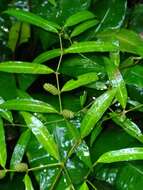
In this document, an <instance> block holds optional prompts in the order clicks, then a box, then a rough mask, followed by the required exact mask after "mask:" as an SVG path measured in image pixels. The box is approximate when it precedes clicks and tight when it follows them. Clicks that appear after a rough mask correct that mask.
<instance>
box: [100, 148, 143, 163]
mask: <svg viewBox="0 0 143 190" xmlns="http://www.w3.org/2000/svg"><path fill="white" fill-rule="evenodd" d="M132 160H143V148H140V147H134V148H125V149H120V150H115V151H110V152H106V153H104V154H103V155H101V156H100V158H99V159H98V160H97V163H112V162H121V161H132Z"/></svg>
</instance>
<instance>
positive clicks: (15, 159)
mask: <svg viewBox="0 0 143 190" xmlns="http://www.w3.org/2000/svg"><path fill="white" fill-rule="evenodd" d="M30 137H31V131H30V130H29V129H28V130H26V131H24V132H23V133H22V134H21V136H20V137H19V139H18V142H17V143H16V146H15V147H14V151H13V154H12V157H11V161H10V169H15V166H16V165H17V164H19V163H20V162H21V161H22V159H23V155H24V153H25V150H26V147H27V145H28V143H29V140H30Z"/></svg>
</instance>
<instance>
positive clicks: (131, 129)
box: [110, 112, 143, 143]
mask: <svg viewBox="0 0 143 190" xmlns="http://www.w3.org/2000/svg"><path fill="white" fill-rule="evenodd" d="M110 116H111V117H112V120H113V121H114V122H115V123H116V124H117V125H118V126H120V127H122V128H123V129H124V130H125V131H126V132H127V133H128V134H129V135H131V136H132V137H134V138H136V139H137V140H139V141H140V142H142V143H143V134H142V132H141V130H140V128H139V127H138V126H137V125H136V124H135V123H134V122H132V121H131V120H130V119H128V118H127V117H126V116H125V115H121V114H117V113H115V112H112V113H110Z"/></svg>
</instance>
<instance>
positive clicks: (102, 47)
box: [65, 40, 119, 53]
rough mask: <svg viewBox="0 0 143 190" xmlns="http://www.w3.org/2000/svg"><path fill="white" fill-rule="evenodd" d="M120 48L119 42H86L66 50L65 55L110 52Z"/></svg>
mask: <svg viewBox="0 0 143 190" xmlns="http://www.w3.org/2000/svg"><path fill="white" fill-rule="evenodd" d="M118 48H119V44H118V42H117V41H101V40H98V41H86V42H78V43H74V44H73V45H71V46H70V47H69V48H68V49H65V53H86V52H110V51H116V50H118Z"/></svg>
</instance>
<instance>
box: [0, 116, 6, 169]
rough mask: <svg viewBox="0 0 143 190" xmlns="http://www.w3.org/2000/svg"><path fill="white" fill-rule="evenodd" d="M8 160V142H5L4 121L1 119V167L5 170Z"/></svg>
mask: <svg viewBox="0 0 143 190" xmlns="http://www.w3.org/2000/svg"><path fill="white" fill-rule="evenodd" d="M6 160H7V150H6V141H5V132H4V126H3V121H2V119H1V118H0V165H1V166H2V167H3V168H5V165H6Z"/></svg>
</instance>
